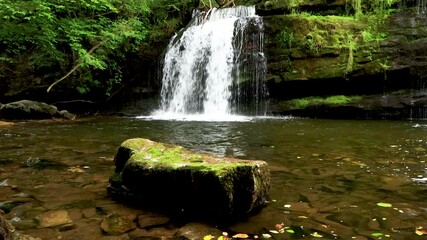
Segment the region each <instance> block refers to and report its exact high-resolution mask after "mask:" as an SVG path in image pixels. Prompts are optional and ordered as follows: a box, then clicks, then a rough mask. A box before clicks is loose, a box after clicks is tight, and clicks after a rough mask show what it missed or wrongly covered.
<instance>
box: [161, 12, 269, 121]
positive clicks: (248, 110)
mask: <svg viewBox="0 0 427 240" xmlns="http://www.w3.org/2000/svg"><path fill="white" fill-rule="evenodd" d="M206 15H207V13H206V12H199V11H195V12H194V13H193V20H192V21H191V23H190V24H189V25H188V26H187V27H186V28H185V29H183V30H182V31H181V32H179V33H178V34H176V36H175V37H174V38H173V39H172V40H171V41H170V43H169V46H168V49H167V52H166V54H165V58H164V66H163V76H162V89H161V106H160V109H159V110H158V111H156V112H155V113H154V114H157V115H158V114H169V115H175V114H176V115H211V116H217V117H219V116H230V115H233V114H249V115H265V114H266V111H267V105H268V101H267V96H268V94H267V88H266V84H265V73H266V68H267V67H266V58H265V56H264V53H263V41H264V39H263V38H264V36H263V30H264V28H263V22H262V19H261V17H259V16H257V15H256V14H255V8H254V7H244V6H238V7H233V8H224V9H212V11H211V12H210V13H209V15H208V16H206Z"/></svg>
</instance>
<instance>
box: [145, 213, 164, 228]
mask: <svg viewBox="0 0 427 240" xmlns="http://www.w3.org/2000/svg"><path fill="white" fill-rule="evenodd" d="M169 221H170V218H169V217H167V216H162V215H158V214H146V215H139V216H138V226H139V227H140V228H147V227H153V226H158V225H164V224H167V223H168V222H169Z"/></svg>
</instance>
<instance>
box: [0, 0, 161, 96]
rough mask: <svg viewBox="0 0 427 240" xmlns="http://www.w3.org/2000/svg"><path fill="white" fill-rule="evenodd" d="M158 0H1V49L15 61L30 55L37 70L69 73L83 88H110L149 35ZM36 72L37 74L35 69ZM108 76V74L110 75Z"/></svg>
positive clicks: (33, 67) (3, 56)
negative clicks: (124, 63) (149, 18)
mask: <svg viewBox="0 0 427 240" xmlns="http://www.w3.org/2000/svg"><path fill="white" fill-rule="evenodd" d="M153 2H154V0H126V1H121V0H78V1H77V0H1V3H0V19H2V24H1V25H0V49H1V50H0V54H1V56H2V59H5V60H6V59H8V61H14V60H15V59H17V58H18V56H20V55H27V59H28V63H27V64H28V66H29V67H31V68H32V69H35V71H39V72H42V71H41V70H40V69H47V71H56V72H58V74H45V75H44V76H41V77H42V78H47V80H48V81H50V82H53V81H54V80H56V79H54V78H52V76H61V75H65V74H66V73H67V72H69V71H70V70H71V69H72V68H73V66H78V68H77V70H76V71H75V72H74V73H73V74H72V75H71V76H70V78H72V80H74V83H75V86H76V90H77V91H78V92H79V93H88V92H89V91H90V90H91V88H93V87H98V88H101V89H106V92H105V93H106V94H108V93H109V92H110V91H111V90H112V89H113V88H114V85H117V84H118V83H120V81H121V77H122V73H121V72H122V71H121V66H120V64H119V63H120V62H121V61H123V59H124V56H125V54H126V53H127V52H132V51H135V50H137V49H138V46H139V44H141V43H142V42H143V41H144V40H145V39H146V38H147V33H148V31H147V25H148V23H147V22H148V21H147V19H146V16H147V15H148V14H150V13H151V12H150V8H149V5H150V4H152V3H153ZM34 74H37V72H35V73H34ZM105 79H106V80H105Z"/></svg>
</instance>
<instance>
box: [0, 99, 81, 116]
mask: <svg viewBox="0 0 427 240" xmlns="http://www.w3.org/2000/svg"><path fill="white" fill-rule="evenodd" d="M54 117H56V118H65V119H70V120H73V119H75V117H76V115H74V114H71V113H69V112H67V111H66V110H62V111H58V108H57V107H55V106H53V105H49V104H47V103H43V102H36V101H31V100H21V101H17V102H11V103H7V104H0V119H8V120H20V119H50V118H54Z"/></svg>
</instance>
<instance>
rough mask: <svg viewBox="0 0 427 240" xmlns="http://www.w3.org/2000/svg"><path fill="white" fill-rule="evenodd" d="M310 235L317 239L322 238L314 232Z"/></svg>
mask: <svg viewBox="0 0 427 240" xmlns="http://www.w3.org/2000/svg"><path fill="white" fill-rule="evenodd" d="M310 235H311V236H313V237H317V238H321V237H323V236H322V235H320V234H318V233H317V232H314V233H312V234H310Z"/></svg>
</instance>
